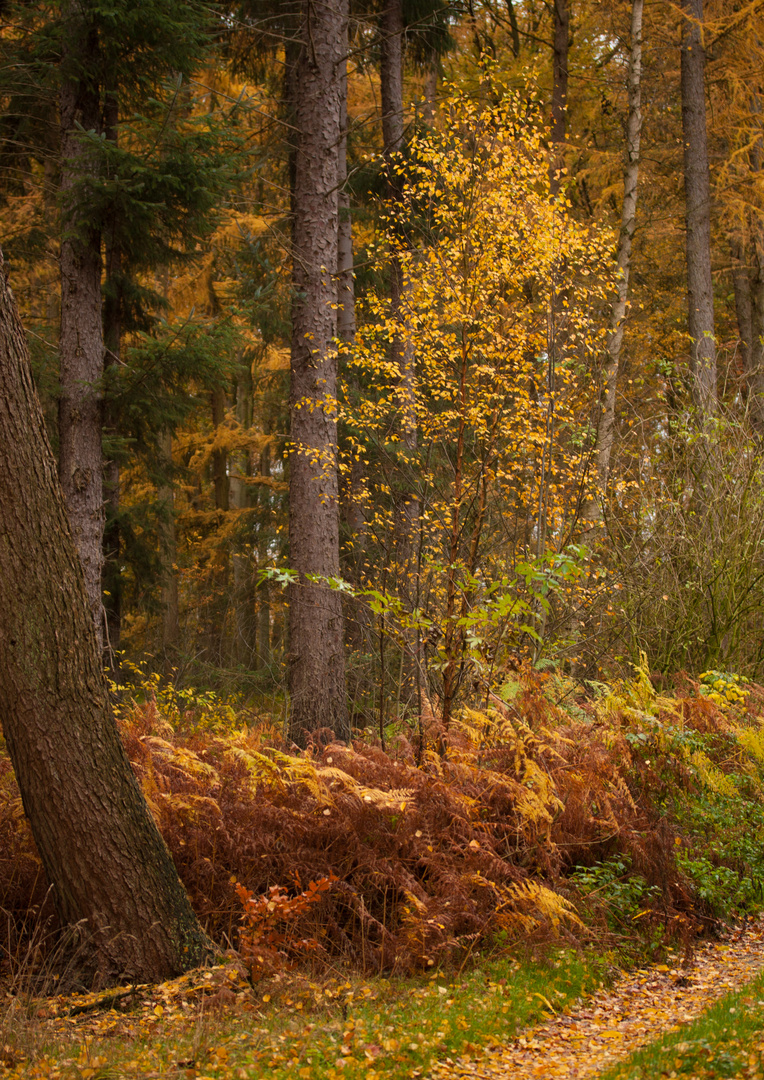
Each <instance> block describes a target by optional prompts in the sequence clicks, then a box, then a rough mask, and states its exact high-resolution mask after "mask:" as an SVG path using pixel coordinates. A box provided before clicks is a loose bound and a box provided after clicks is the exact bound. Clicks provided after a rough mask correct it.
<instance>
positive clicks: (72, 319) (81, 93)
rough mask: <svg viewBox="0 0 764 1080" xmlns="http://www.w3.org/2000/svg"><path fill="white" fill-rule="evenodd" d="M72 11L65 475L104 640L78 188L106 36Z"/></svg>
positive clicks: (91, 258)
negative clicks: (91, 75) (91, 74)
mask: <svg viewBox="0 0 764 1080" xmlns="http://www.w3.org/2000/svg"><path fill="white" fill-rule="evenodd" d="M68 14H69V18H68V20H67V33H66V35H65V38H64V43H63V50H62V60H61V74H62V78H61V90H60V95H59V103H60V110H61V198H62V203H63V207H62V210H63V218H62V227H63V232H62V240H61V337H60V341H59V353H60V398H59V476H60V478H61V486H62V488H63V492H64V499H65V500H66V509H67V512H68V515H69V523H70V525H71V528H72V534H73V536H74V542H75V544H76V546H77V551H78V553H79V556H80V560H81V562H82V568H83V571H84V574H85V588H86V590H87V595H88V603H89V604H90V610H91V613H92V615H93V622H94V624H95V627H96V635H97V637H98V641H99V644H100V645H102V644H103V621H102V602H101V566H102V562H103V551H102V543H103V530H104V505H103V472H102V470H103V461H102V454H101V424H102V416H101V393H100V381H101V378H102V375H103V355H104V349H103V326H102V322H101V236H100V233H99V232H98V231H96V230H94V229H93V228H92V227H91V226H90V225H89V222H88V210H87V206H86V205H85V204H84V202H83V199H82V196H81V194H80V193H78V190H77V187H78V184H80V183H81V182H82V180H83V179H84V178H85V177H87V175H88V173H92V172H93V169H94V164H93V162H94V157H95V151H94V150H92V149H90V148H89V147H88V146H87V143H86V141H85V140H84V138H83V134H82V130H79V129H83V130H84V131H86V132H90V131H94V132H98V131H99V129H100V124H101V111H100V93H99V87H98V86H97V85H93V84H92V83H91V82H89V81H88V79H87V74H86V73H87V72H88V71H93V70H97V69H98V64H97V56H98V40H97V34H96V30H95V28H94V26H93V25H91V24H89V23H88V22H87V20H86V19H83V18H82V16H81V15H80V13H79V8H78V6H77V5H75V4H70V5H69V7H68Z"/></svg>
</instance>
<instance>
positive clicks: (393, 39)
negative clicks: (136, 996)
mask: <svg viewBox="0 0 764 1080" xmlns="http://www.w3.org/2000/svg"><path fill="white" fill-rule="evenodd" d="M380 32H381V35H382V58H381V65H380V82H381V96H382V138H383V143H384V154H385V158H386V159H387V162H388V167H390V164H391V162H392V161H393V159H394V158H395V157H396V155H398V154H400V153H401V151H402V150H403V46H404V21H403V5H402V3H401V0H387V3H386V6H385V7H384V8H383V11H382V16H381V20H380ZM389 195H390V198H391V199H399V198H400V197H401V181H400V178H399V177H398V176H396V175H395V173H394V171H393V170H392V169H391V172H390V184H389ZM405 287H406V283H405V281H404V278H403V272H402V268H401V264H400V261H399V260H398V259H396V258H393V259H391V261H390V307H391V310H392V313H393V315H394V316H395V317H396V318H397V319H398V320H399V322H400V324H401V327H402V328H403V326H404V318H403V315H402V312H401V308H402V305H403V301H404V292H405ZM390 360H391V362H392V363H393V364H394V365H395V366H396V367H397V368H398V371H399V373H400V374H399V379H398V402H399V408H400V417H401V423H400V427H401V447H402V451H403V453H402V454H401V455H400V458H399V481H400V482H399V484H398V490H397V493H396V494H397V506H396V522H395V527H396V533H397V536H396V540H397V547H398V551H397V563H398V569H399V592H400V595H401V597H402V598H403V600H404V602H405V604H406V606H407V608H408V609H409V610H413V609H414V608H417V607H418V606H419V578H418V573H417V562H418V554H417V552H418V547H419V529H420V500H419V495H418V493H417V491H416V487H415V478H414V472H415V461H416V456H417V451H418V447H419V432H418V423H417V413H416V391H417V387H416V357H415V354H414V349H413V347H412V345H411V343H410V342H408V341H406V340H405V335H400V336H399V335H396V336H395V337H394V338H393V341H392V345H391V349H390ZM417 640H418V639H417V635H416V631H414V630H411V631H409V633H408V635H407V644H406V653H407V655H406V658H405V662H404V669H403V673H404V678H403V682H404V684H405V686H404V687H402V688H401V690H402V691H405V695H406V696H408V698H409V699H410V700H413V698H414V695H415V688H416V685H417V678H418V675H417V672H418V669H419V668H420V666H421V663H422V658H421V655H420V650H419V648H418V645H417Z"/></svg>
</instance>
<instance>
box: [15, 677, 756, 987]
mask: <svg viewBox="0 0 764 1080" xmlns="http://www.w3.org/2000/svg"><path fill="white" fill-rule="evenodd" d="M709 678H710V679H711V680H712V682H711V686H710V690H711V693H709V692H708V691H709V686H708V685H707V684H699V683H697V682H694V681H693V680H691V679H689V678H687V677H679V678H678V679H677V680H676V686H675V687H674V692H673V694H672V695H670V696H668V695H664V696H661V695H659V694H657V692H656V691H655V689H654V687H653V685H652V683H651V681H650V679H649V677H648V675H647V673H646V672H645V671H644V670H642V671H639V672H638V673H637V675H636V677H635V679H633V680H632V681H631V682H628V683H624V684H622V685H620V686H615V687H611V688H607V687H604V686H598V687H596V688H595V690H596V693H597V694H598V696H597V697H593V696H590V697H586V696H584V695H581V694H579V693H576V687H575V686H574V684H572V683H571V682H570V681H567V680H565V679H562V678H561V677H559V676H556V675H552V674H550V673H541V672H538V671H535V670H533V669H531V668H524V669H523V670H522V671H520V672H519V673H518V674H516V675H515V676H513V678H512V681H511V682H508V683H507V684H506V685H505V687H504V688H503V689H502V692H501V696H500V697H498V696H497V697H491V699H490V700H489V701H488V703H487V705H486V703H483V707H482V708H480V709H478V708H475V709H465V710H463V712H462V714H461V716H460V717H459V718H458V719H457V720H456V721H454V722H453V723H452V724H451V725H450V727H449V729H448V730H444V729H443V727H442V725H441V724H439V722H438V718H437V715H436V710H434V709H432V708H429V707H428V708H427V710H426V713H427V715H426V716H425V717H424V718H423V728H422V735H423V738H422V740H421V741H420V739H419V733H418V732H417V733H416V735H417V737H416V738H415V737H414V733H413V732H408V733H407V731H406V729H401V730H400V731H399V732H398V734H397V735H396V736H395V737H394V738H393V739H391V740H390V741H389V743H388V745H387V747H386V749H384V750H383V749H382V748H381V746H380V745H379V744H378V741H375V740H374V739H373V738H371V737H369V736H368V733H365V735H366V737H361V738H359V739H357V740H356V741H355V742H354V743H353V745H352V746H346V745H342V744H338V743H333V742H328V743H326V742H324V741H323V740H321V739H317V741H316V744H315V745H314V746H313V747H312V748H310V749H309V750H308V751H306V752H304V753H302V752H298V751H296V750H295V749H294V748H290V747H287V746H285V745H284V744H283V742H282V741H281V738H280V735H279V730H278V726H277V725H276V724H274V723H273V722H272V721H271V720H270V719H269V718H267V717H265V718H262V717H259V716H255V715H254V714H251V713H249V714H247V713H245V712H244V711H243V710H242V709H241V708H240V707H235V706H233V705H231V704H230V703H227V702H224V701H221V700H218V699H216V698H214V697H210V696H209V695H207V696H206V697H199V696H196V697H194V695H191V694H189V693H187V692H184V693H183V694H177V693H175V692H174V691H173V690H172V688H171V687H169V688H168V687H165V686H163V685H162V684H161V682H160V681H159V680H157V679H156V678H154V677H150V678H149V679H148V680H146V679H145V678H144V679H143V682H142V684H141V688H140V693H138V692H134V693H132V694H125V693H124V691H123V692H122V703H121V704H120V706H119V708H118V722H119V725H120V728H121V731H122V735H123V738H124V742H125V745H126V748H127V751H128V754H129V756H130V759H131V761H132V763H133V766H134V768H135V770H136V773H137V775H138V777H139V779H140V782H141V784H142V787H143V790H144V792H145V794H146V798H147V800H148V803H149V806H150V807H151V810H152V812H153V814H154V815H155V817H156V819H157V821H158V823H159V825H160V828H161V830H162V833H163V835H164V836H165V838H166V840H167V843H168V845H169V846H170V849H171V851H172V854H173V857H174V859H175V861H176V864H177V866H178V870H179V872H180V875H181V877H182V879H183V881H184V883H185V885H186V887H187V889H188V891H189V894H190V896H191V899H192V901H193V903H194V906H195V908H196V910H197V912H198V913H199V915H200V917H201V919H202V921H203V923H204V924H205V926H206V927H207V929H208V931H209V932H210V933H211V934H212V935H213V936H214V937H215V938H216V940H217V941H218V942H220V943H221V944H222V945H224V946H226V945H231V944H233V945H235V946H236V945H241V947H242V949H243V952H244V954H245V956H246V958H247V959H248V963H249V964H250V968H251V971H252V977H253V978H262V977H264V976H268V975H270V974H272V973H274V972H276V971H279V970H283V969H284V968H285V967H287V966H289V965H290V964H294V963H300V964H301V965H303V967H304V968H305V969H306V970H311V971H312V972H313V973H314V974H318V973H320V972H321V971H324V970H327V969H329V968H331V966H332V965H336V964H337V963H341V964H343V965H345V966H347V967H348V969H350V968H353V969H355V970H358V971H361V972H366V973H371V972H387V973H390V972H395V973H397V974H406V973H412V972H415V971H425V972H426V971H427V970H428V969H429V970H433V969H435V968H440V967H442V966H444V965H445V966H449V965H450V966H451V968H452V969H453V967H454V966H456V967H461V966H463V965H465V964H467V963H468V962H470V960H471V958H473V957H474V956H475V955H476V954H477V952H478V951H480V950H483V949H485V948H486V947H492V946H495V945H499V946H501V947H502V948H512V947H514V946H517V945H518V944H523V943H527V942H533V941H544V940H550V939H553V938H555V937H558V938H559V937H562V939H563V940H568V941H577V942H582V941H587V940H590V939H591V938H592V937H593V936H595V935H596V936H598V937H599V938H600V939H602V938H604V940H605V941H607V942H609V943H610V944H617V943H618V941H619V940H625V939H631V940H633V939H634V938H635V937H636V938H637V940H638V947H639V948H641V949H642V950H645V949H648V950H649V949H653V950H655V949H660V948H661V947H664V946H665V945H666V944H667V943H668V942H669V941H671V940H676V939H677V938H678V939H681V940H683V941H685V942H689V940H690V939H691V938H692V937H693V936H694V935H695V934H696V933H697V932H698V931H699V930H702V929H703V928H704V926H708V925H709V924H711V923H712V922H713V920H714V919H717V918H720V917H727V916H730V915H731V914H735V913H742V912H744V911H751V910H755V909H757V908H758V907H759V906H761V905H762V901H763V896H762V886H761V881H762V880H764V830H763V829H762V825H764V732H762V727H761V721H760V719H759V714H760V713H761V712H764V707H763V706H764V691H762V690H761V689H760V688H758V687H756V686H753V685H749V686H747V687H746V689H745V690H744V691H743V690H742V688H740V687H739V684H738V683H737V682H736V681H735V680H734V679H733V678H732V677H729V678H728V677H727V676H725V675H724V673H720V672H713V673H709ZM701 687H702V689H703V691H704V692H701ZM727 690H729V693H727ZM361 734H362V735H364V733H361ZM46 888H47V886H46V884H45V882H44V880H43V875H42V874H41V872H40V868H39V863H38V860H37V856H36V853H35V850H34V845H33V842H32V839H31V836H30V833H29V829H28V826H27V824H26V821H25V819H24V816H23V811H22V807H21V802H20V799H19V795H18V791H17V789H16V786H15V781H14V779H13V776H12V772H11V769H10V765H9V763H8V760H7V756H6V755H5V754H4V753H2V754H0V907H2V909H3V911H4V912H5V915H6V922H7V935H6V940H5V941H4V943H3V953H4V955H5V969H6V971H5V974H6V976H7V975H8V974H9V965H10V964H11V963H12V962H13V956H14V955H18V950H19V949H22V948H28V940H27V939H28V928H29V926H30V925H32V922H34V920H32V921H30V912H37V913H38V914H37V915H36V919H37V923H36V925H38V924H42V925H45V926H46V927H47V926H48V925H49V922H47V921H46V920H48V918H49V916H50V917H52V911H49V910H48V907H47V906H46V904H47V901H46ZM306 896H309V897H310V902H304V898H305V897H306ZM300 897H302V898H303V900H300ZM247 898H249V899H247ZM242 902H243V903H244V906H243V905H242ZM248 904H249V907H247V905H248ZM247 913H248V914H247ZM245 915H246V916H247V917H246V918H245V919H244V921H242V918H243V916H245ZM258 919H259V920H260V921H259V922H258ZM46 932H47V931H46ZM42 951H43V950H41V953H42ZM42 962H43V961H42V959H41V960H40V963H42ZM255 966H256V967H255ZM28 967H29V969H30V970H32V969H33V968H34V963H33V962H32V963H30V964H29V965H28Z"/></svg>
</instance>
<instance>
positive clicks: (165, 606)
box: [157, 428, 180, 670]
mask: <svg viewBox="0 0 764 1080" xmlns="http://www.w3.org/2000/svg"><path fill="white" fill-rule="evenodd" d="M160 455H161V467H162V471H163V472H164V473H165V477H166V478H165V480H164V481H163V482H162V483H161V484H160V486H159V488H158V489H157V503H158V505H159V507H160V509H161V518H160V521H161V527H160V554H161V558H162V624H161V640H160V648H161V653H162V656H163V657H164V664H165V668H166V669H167V670H170V669H171V668H172V666H173V663H174V661H175V658H176V653H177V649H178V645H179V644H180V597H179V595H178V567H177V565H176V561H177V557H178V550H177V537H176V531H175V489H174V487H173V482H172V479H171V476H172V470H173V459H172V432H171V431H170V429H169V428H165V429H164V431H162V433H161V435H160Z"/></svg>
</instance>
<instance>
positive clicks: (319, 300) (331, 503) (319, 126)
mask: <svg viewBox="0 0 764 1080" xmlns="http://www.w3.org/2000/svg"><path fill="white" fill-rule="evenodd" d="M346 4H347V0H325V2H322V3H315V2H314V0H302V5H301V26H300V34H299V38H300V51H299V56H298V57H297V60H296V65H295V71H294V87H295V90H294V97H293V101H294V124H295V128H296V147H295V154H294V186H293V219H292V257H293V283H294V299H293V306H292V350H291V391H290V441H291V453H290V457H289V471H290V475H289V546H290V561H291V565H292V567H293V569H295V570H297V571H298V573H299V575H300V577H299V583H298V584H296V585H294V586H293V587H292V588H291V590H290V610H289V691H290V698H291V701H290V715H289V728H290V734H291V737H292V738H293V739H294V740H295V741H296V742H298V743H299V744H301V745H305V744H306V742H307V741H308V739H309V738H310V735H311V733H312V732H314V731H317V730H320V729H322V728H328V729H330V730H331V731H332V732H334V734H335V735H337V736H339V737H340V738H347V737H348V736H349V722H348V712H347V702H346V694H345V656H344V641H343V619H342V603H341V595H340V593H339V592H336V591H333V590H332V589H330V588H328V587H327V586H326V585H324V584H322V583H311V582H309V581H308V580H307V579H306V576H305V575H307V574H317V575H320V576H324V577H331V576H334V575H337V574H338V573H339V501H338V463H337V405H336V400H337V353H336V348H335V345H334V338H335V336H336V332H337V311H336V308H337V281H336V270H337V244H338V239H337V238H338V217H339V214H338V181H339V146H340V90H341V66H342V60H343V57H344V56H345V51H346V46H345V43H344V42H343V28H344V26H345V21H346V18H347V15H346V10H347V9H346Z"/></svg>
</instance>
